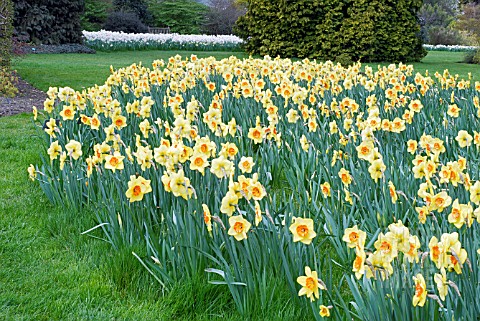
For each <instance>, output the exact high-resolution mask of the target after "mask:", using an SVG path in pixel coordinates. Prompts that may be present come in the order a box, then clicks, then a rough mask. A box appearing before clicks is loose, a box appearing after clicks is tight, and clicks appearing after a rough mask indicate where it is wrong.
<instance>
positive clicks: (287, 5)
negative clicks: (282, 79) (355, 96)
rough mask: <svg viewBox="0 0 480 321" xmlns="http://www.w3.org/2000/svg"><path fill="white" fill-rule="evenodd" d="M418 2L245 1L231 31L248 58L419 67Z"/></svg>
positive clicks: (411, 0) (391, 0)
mask: <svg viewBox="0 0 480 321" xmlns="http://www.w3.org/2000/svg"><path fill="white" fill-rule="evenodd" d="M421 5H422V1H421V0H398V1H393V0H373V1H368V0H323V1H321V0H296V1H292V0H278V1H270V0H248V11H247V13H246V15H244V16H242V17H240V19H239V20H238V21H237V26H236V31H237V33H238V34H239V35H240V36H241V37H242V38H243V39H244V40H245V42H246V44H245V48H246V50H247V51H248V52H249V53H252V54H260V55H270V56H277V55H280V56H283V57H300V58H303V57H310V58H320V59H330V60H336V61H341V62H343V63H348V62H351V61H358V60H360V61H369V62H370V61H393V62H399V61H418V60H420V59H421V58H423V57H424V56H425V55H426V51H425V50H424V49H423V48H422V42H421V39H420V37H419V31H420V25H419V23H418V18H417V11H418V10H419V9H420V7H421Z"/></svg>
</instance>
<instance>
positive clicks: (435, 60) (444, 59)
mask: <svg viewBox="0 0 480 321" xmlns="http://www.w3.org/2000/svg"><path fill="white" fill-rule="evenodd" d="M177 54H179V55H181V56H182V57H187V56H190V55H191V52H187V51H126V52H109V53H106V52H98V53H97V54H94V55H86V54H58V55H28V56H24V57H22V58H19V59H18V60H17V61H16V62H15V63H14V68H15V69H16V70H17V71H18V72H19V73H20V75H21V76H22V78H24V79H25V80H27V81H28V82H30V83H32V84H33V85H34V86H35V87H37V88H39V89H41V90H44V91H46V90H48V88H49V87H50V86H69V87H72V88H74V89H76V90H79V89H82V88H87V87H91V86H93V85H95V84H97V85H100V84H103V83H104V82H105V80H106V79H107V77H108V76H109V74H110V66H111V65H112V66H113V67H114V68H120V67H125V66H128V65H131V64H132V63H139V62H142V64H143V65H144V66H149V67H150V66H151V65H150V64H151V63H152V61H154V60H155V59H164V60H166V59H168V58H169V57H171V56H174V55H177ZM195 54H196V55H197V56H198V57H208V56H214V57H216V58H217V59H222V58H227V57H229V56H231V55H235V56H237V57H240V58H246V57H248V55H247V54H245V53H241V52H234V53H229V52H197V53H195ZM464 55H465V54H464V53H462V52H446V51H430V52H429V53H428V55H427V56H426V57H425V58H424V59H423V60H422V61H421V62H419V63H413V65H414V67H415V70H417V71H418V72H421V73H424V72H425V71H426V70H428V71H429V72H430V74H432V75H433V74H434V73H435V71H443V70H444V69H448V70H449V71H450V73H451V74H453V75H455V74H458V75H459V77H461V78H464V79H466V78H468V73H469V72H470V73H472V76H473V77H474V79H476V80H480V65H471V64H465V63H462V60H463V57H464ZM368 65H370V66H373V67H374V68H376V66H377V65H378V64H376V63H372V64H368ZM381 65H386V64H385V63H382V64H381Z"/></svg>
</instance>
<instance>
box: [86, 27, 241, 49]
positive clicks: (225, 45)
mask: <svg viewBox="0 0 480 321" xmlns="http://www.w3.org/2000/svg"><path fill="white" fill-rule="evenodd" d="M83 35H84V37H85V39H86V44H87V45H88V46H90V47H92V48H94V49H95V50H100V51H116V50H205V51H240V50H241V44H242V40H241V39H240V38H238V37H236V36H227V35H220V36H208V35H179V34H148V33H137V34H133V33H123V32H112V31H105V30H101V31H98V32H89V31H83Z"/></svg>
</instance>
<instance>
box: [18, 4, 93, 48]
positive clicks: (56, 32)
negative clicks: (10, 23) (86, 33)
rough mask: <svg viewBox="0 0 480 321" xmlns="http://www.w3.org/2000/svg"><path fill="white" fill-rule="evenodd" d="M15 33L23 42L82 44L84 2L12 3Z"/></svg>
mask: <svg viewBox="0 0 480 321" xmlns="http://www.w3.org/2000/svg"><path fill="white" fill-rule="evenodd" d="M14 3H15V24H14V25H15V29H16V31H17V33H18V34H19V35H21V36H23V37H24V38H26V39H25V40H26V41H31V42H35V43H43V44H64V43H81V42H82V28H81V26H80V15H81V14H82V12H83V10H84V6H85V1H84V0H15V1H14Z"/></svg>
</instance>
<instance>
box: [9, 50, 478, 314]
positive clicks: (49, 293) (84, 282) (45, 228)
mask: <svg viewBox="0 0 480 321" xmlns="http://www.w3.org/2000/svg"><path fill="white" fill-rule="evenodd" d="M175 54H180V55H182V56H189V55H190V54H191V53H190V52H174V51H170V52H161V51H140V52H118V53H97V54H96V55H77V54H69V55H29V56H25V57H23V58H22V59H20V60H17V61H16V62H15V68H16V69H17V70H18V72H19V73H20V75H21V76H22V77H23V78H24V79H26V80H27V81H29V82H31V83H32V84H33V85H34V86H36V87H38V88H40V89H42V90H47V89H48V87H49V86H70V87H73V88H75V89H82V88H85V87H89V86H92V85H94V84H102V83H104V81H105V79H106V78H107V77H108V75H109V73H110V72H109V67H110V65H113V66H114V67H115V68H119V67H123V66H127V65H130V64H131V63H133V62H140V61H141V62H143V64H144V65H149V64H150V63H151V62H152V61H153V60H155V59H167V58H168V57H170V56H173V55H175ZM196 54H197V56H199V57H205V56H211V55H213V56H215V57H217V58H225V57H228V56H230V55H231V54H230V53H224V52H206V53H205V52H204V53H200V52H199V53H196ZM234 54H235V55H237V56H240V57H247V55H246V54H242V53H234ZM462 57H463V54H462V53H451V52H430V53H429V55H428V56H427V57H426V58H425V59H424V60H423V61H422V62H421V63H417V64H415V68H416V69H417V70H418V71H419V72H424V71H425V70H429V71H430V73H432V74H433V72H434V71H436V70H440V71H441V70H443V69H445V68H448V69H449V70H450V72H451V73H453V74H455V73H458V74H459V75H460V77H464V78H465V77H467V75H468V72H471V73H472V74H473V75H474V79H477V80H480V66H475V65H467V64H461V63H459V62H460V61H461V60H462ZM373 65H376V64H373ZM37 135H38V132H37V131H36V130H35V128H34V126H33V123H32V121H31V116H30V115H18V116H12V117H4V118H0V184H1V188H0V320H168V319H173V320H215V319H218V320H220V319H226V320H243V319H245V317H244V316H240V315H239V314H238V313H237V312H236V311H235V307H234V303H233V302H232V300H231V298H230V296H229V293H228V291H227V289H226V288H222V287H221V286H216V285H210V284H207V283H206V282H205V280H200V281H199V282H190V283H185V284H178V286H176V287H175V288H174V289H173V291H172V292H170V293H168V294H166V295H163V294H162V292H161V290H160V288H159V286H158V284H157V283H156V282H155V281H154V280H153V279H152V278H151V277H150V276H149V275H148V273H146V271H145V270H144V269H143V268H142V266H141V265H140V264H139V263H138V262H137V261H136V260H135V258H134V257H133V256H132V255H131V252H132V250H135V249H124V250H122V251H120V252H114V251H113V249H112V248H111V247H110V246H109V245H108V244H107V243H105V242H103V241H100V240H97V239H93V238H89V237H87V236H84V235H81V232H82V231H85V230H87V229H89V228H91V227H92V226H94V225H96V224H97V222H95V221H94V220H93V217H94V215H90V213H83V214H75V213H70V212H68V211H65V210H63V209H62V208H58V207H54V206H52V205H50V204H49V202H48V200H47V199H46V197H45V196H44V195H43V193H42V191H41V190H40V189H39V187H38V185H37V184H34V183H32V182H30V181H28V175H27V172H26V168H27V167H28V165H29V164H30V163H33V164H35V163H39V162H40V157H39V153H40V152H41V149H39V148H38V146H40V145H41V140H40V138H39V137H38V136H37ZM98 235H99V236H101V234H100V233H99V234H98ZM288 297H289V293H280V294H279V298H278V299H277V300H274V305H272V307H271V309H269V311H262V312H261V313H258V315H257V316H256V317H255V319H258V320H303V319H305V317H304V313H302V311H298V310H294V307H293V305H291V304H288Z"/></svg>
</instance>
